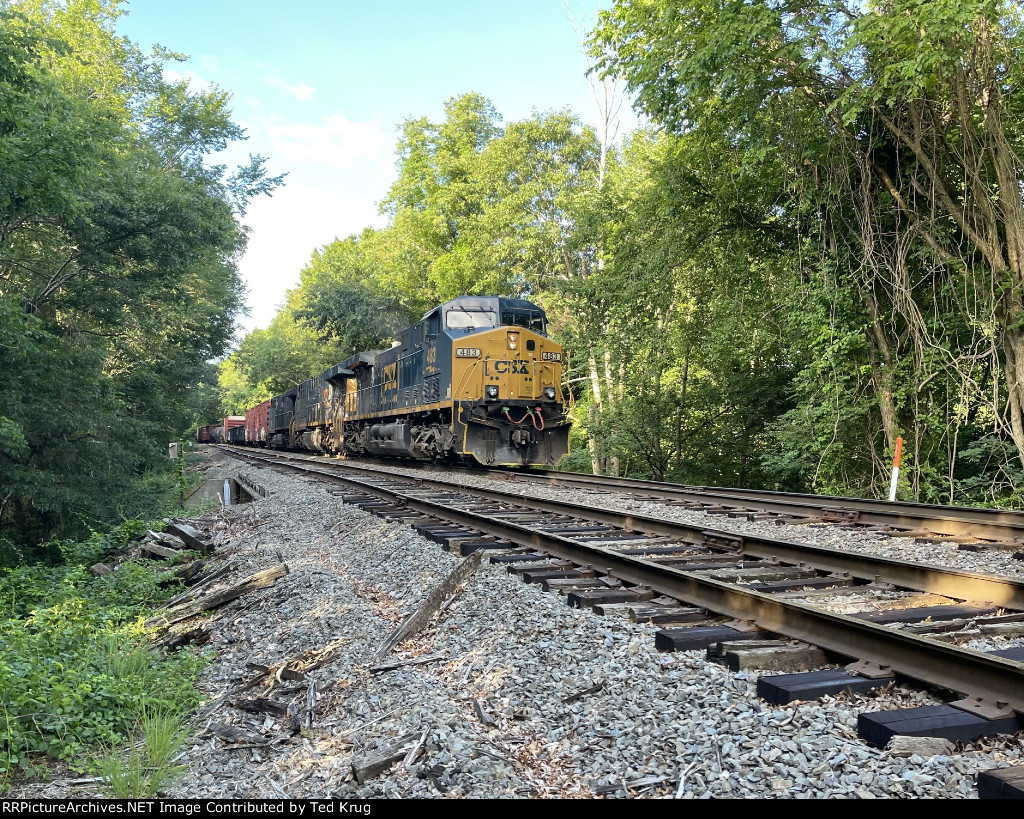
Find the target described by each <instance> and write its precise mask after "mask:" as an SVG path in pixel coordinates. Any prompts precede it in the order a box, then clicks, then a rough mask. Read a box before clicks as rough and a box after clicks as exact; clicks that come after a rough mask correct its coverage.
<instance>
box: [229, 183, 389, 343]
mask: <svg viewBox="0 0 1024 819" xmlns="http://www.w3.org/2000/svg"><path fill="white" fill-rule="evenodd" d="M354 189H355V190H358V191H359V192H358V193H335V192H327V191H324V190H321V189H317V188H314V187H311V186H309V185H302V184H297V183H294V182H292V183H289V184H286V185H285V186H284V187H283V188H281V189H279V190H277V191H275V192H274V195H273V196H272V197H269V198H266V197H260V198H259V199H257V200H255V201H254V202H253V203H252V204H251V205H250V207H249V210H248V211H247V212H246V217H245V222H246V224H247V225H248V226H249V228H250V230H251V232H250V235H249V244H248V246H247V247H246V251H245V255H244V256H243V257H242V259H241V261H240V262H239V266H238V267H239V272H240V273H241V274H242V278H243V279H244V281H245V284H246V288H247V289H248V297H247V299H246V301H247V302H248V304H249V307H250V309H251V314H250V315H249V316H248V317H247V318H244V319H243V321H242V324H243V325H244V329H245V330H246V331H248V330H252V329H253V328H254V327H266V326H267V325H268V324H269V323H270V320H271V319H272V318H273V317H274V315H275V314H276V313H277V308H278V307H279V306H281V305H282V304H284V300H285V292H286V291H287V290H288V289H289V288H292V287H295V286H296V285H297V284H298V282H299V274H300V272H301V271H302V268H303V267H305V266H306V265H307V264H308V263H309V259H310V257H311V256H312V254H313V251H314V250H316V249H318V248H321V247H323V246H324V245H326V244H329V243H330V242H332V241H334V239H335V238H344V237H346V236H349V235H351V234H353V233H359V232H361V231H362V229H363V228H364V227H367V226H374V227H383V225H384V224H385V220H384V218H383V217H381V216H380V215H378V213H377V207H376V204H375V202H376V199H379V198H380V197H381V196H382V195H383V193H384V191H386V190H387V177H386V176H382V177H381V178H380V179H378V180H374V182H373V183H372V184H369V185H367V186H366V187H365V188H364V187H362V186H359V187H356V188H354Z"/></svg>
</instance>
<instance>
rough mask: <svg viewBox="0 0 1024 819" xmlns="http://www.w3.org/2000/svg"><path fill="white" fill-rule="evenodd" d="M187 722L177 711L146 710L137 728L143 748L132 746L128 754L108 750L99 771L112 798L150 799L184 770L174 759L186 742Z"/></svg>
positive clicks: (101, 759) (144, 709)
mask: <svg viewBox="0 0 1024 819" xmlns="http://www.w3.org/2000/svg"><path fill="white" fill-rule="evenodd" d="M184 728H185V722H184V719H183V718H182V716H181V715H180V714H178V713H176V712H174V711H169V710H166V709H162V708H153V707H145V708H143V711H142V717H141V719H140V720H139V723H138V725H137V732H139V733H141V734H142V740H141V748H140V747H139V745H138V744H134V743H133V744H132V745H131V746H130V748H129V749H128V751H127V752H126V753H125V752H121V751H119V750H118V749H117V748H114V747H108V748H106V749H105V750H104V752H103V754H102V755H101V756H100V758H99V761H98V764H97V768H98V769H99V774H100V776H102V777H103V780H104V787H105V788H106V790H107V792H108V794H109V796H111V797H113V798H116V799H148V798H150V797H153V796H156V794H157V791H159V790H160V788H161V786H162V785H163V784H164V783H165V782H166V781H167V780H168V779H170V778H172V777H174V776H176V775H178V774H180V773H181V772H182V771H184V770H185V767H184V766H182V765H175V764H174V758H175V757H176V756H177V754H178V752H179V751H180V749H181V746H182V743H183V742H184V739H185V731H184Z"/></svg>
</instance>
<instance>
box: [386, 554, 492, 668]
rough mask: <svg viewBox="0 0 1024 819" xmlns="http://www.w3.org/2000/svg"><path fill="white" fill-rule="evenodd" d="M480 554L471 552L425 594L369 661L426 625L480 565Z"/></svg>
mask: <svg viewBox="0 0 1024 819" xmlns="http://www.w3.org/2000/svg"><path fill="white" fill-rule="evenodd" d="M482 555H483V552H473V554H471V555H470V556H469V557H467V558H466V559H465V560H463V561H462V562H461V563H460V564H459V565H458V566H456V567H455V571H453V572H452V573H451V574H450V575H448V577H447V578H445V580H444V581H443V582H442V583H441V585H439V586H438V587H437V588H436V589H434V590H433V591H432V592H431V593H430V594H429V595H428V596H427V599H426V600H424V601H423V603H421V604H420V607H419V608H418V609H417V610H416V611H415V612H413V613H412V614H411V615H410V616H409V617H408V618H406V620H405V622H403V623H402V624H401V625H400V626H399V627H398V628H397V629H395V630H394V631H393V632H392V633H391V635H390V636H389V637H388V638H387V639H386V640H385V641H384V643H383V644H382V645H381V647H380V648H378V649H377V651H376V652H375V653H374V655H373V657H372V658H371V661H373V662H376V661H377V660H380V659H381V658H382V657H384V656H385V655H386V654H387V653H388V652H389V651H391V649H392V648H394V647H395V646H396V645H398V644H399V643H401V642H402V641H403V640H407V639H409V638H410V637H412V636H413V635H414V634H416V633H417V632H419V631H420V630H421V629H422V628H423V627H424V626H426V625H427V623H429V622H430V621H431V619H432V618H433V617H434V615H435V614H437V612H438V610H439V609H440V608H441V605H442V604H443V603H444V601H445V600H446V599H447V598H448V597H450V596H451V595H452V594H454V593H455V591H456V590H457V589H458V588H459V586H460V585H462V584H463V583H465V582H466V581H467V580H468V579H469V578H470V577H472V575H473V573H474V572H475V571H476V570H477V568H478V567H479V566H480V560H481V557H482Z"/></svg>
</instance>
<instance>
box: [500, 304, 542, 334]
mask: <svg viewBox="0 0 1024 819" xmlns="http://www.w3.org/2000/svg"><path fill="white" fill-rule="evenodd" d="M501 323H502V324H510V325H511V324H515V325H518V326H519V327H525V328H526V329H527V330H533V331H534V332H535V333H540V334H541V335H543V334H544V314H543V313H541V312H540V311H538V310H505V311H503V312H502V314H501Z"/></svg>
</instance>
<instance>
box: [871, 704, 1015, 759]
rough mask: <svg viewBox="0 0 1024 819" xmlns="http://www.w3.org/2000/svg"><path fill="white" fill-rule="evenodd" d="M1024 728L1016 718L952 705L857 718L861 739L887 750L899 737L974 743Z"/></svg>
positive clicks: (872, 714) (925, 706) (888, 712)
mask: <svg viewBox="0 0 1024 819" xmlns="http://www.w3.org/2000/svg"><path fill="white" fill-rule="evenodd" d="M1021 727H1022V722H1021V719H1020V718H1019V717H1018V716H1016V715H1012V716H1009V717H1004V718H1002V719H985V718H984V717H979V716H977V715H976V714H971V713H968V712H967V711H961V710H960V709H959V708H953V707H952V706H951V705H924V706H921V707H919V708H901V709H898V710H895V711H873V712H869V713H866V714H861V715H859V716H858V717H857V733H858V734H860V736H861V739H863V740H864V741H865V742H867V743H869V744H871V745H874V746H876V747H878V748H884V747H885V746H886V743H888V742H889V740H890V739H892V738H893V737H894V736H896V735H898V734H902V735H906V736H912V737H943V738H944V739H948V740H950V741H951V742H973V741H974V740H976V739H978V738H979V737H989V736H995V735H996V734H1014V733H1016V732H1017V731H1019V730H1020V729H1021Z"/></svg>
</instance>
